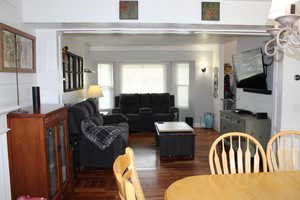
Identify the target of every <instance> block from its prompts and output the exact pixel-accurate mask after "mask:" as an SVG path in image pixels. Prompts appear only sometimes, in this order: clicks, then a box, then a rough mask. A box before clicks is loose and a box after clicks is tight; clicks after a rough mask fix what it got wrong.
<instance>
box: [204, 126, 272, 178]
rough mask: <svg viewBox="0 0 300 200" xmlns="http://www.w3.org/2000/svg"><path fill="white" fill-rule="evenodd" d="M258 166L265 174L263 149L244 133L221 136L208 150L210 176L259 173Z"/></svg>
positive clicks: (265, 166)
mask: <svg viewBox="0 0 300 200" xmlns="http://www.w3.org/2000/svg"><path fill="white" fill-rule="evenodd" d="M252 163H253V165H252ZM260 164H262V171H263V172H267V160H266V155H265V151H264V149H263V147H262V146H261V144H260V143H259V142H258V141H257V140H256V139H255V138H254V137H252V136H251V135H249V134H246V133H240V132H232V133H226V134H223V135H221V136H220V137H218V138H217V139H216V140H215V141H214V142H213V144H212V146H211V148H210V152H209V166H210V171H211V174H236V173H239V174H241V173H251V172H254V173H256V172H259V171H260V166H261V165H260ZM252 166H253V167H252Z"/></svg>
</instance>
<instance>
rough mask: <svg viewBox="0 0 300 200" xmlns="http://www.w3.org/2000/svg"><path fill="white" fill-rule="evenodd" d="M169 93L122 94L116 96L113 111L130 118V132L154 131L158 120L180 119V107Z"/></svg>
mask: <svg viewBox="0 0 300 200" xmlns="http://www.w3.org/2000/svg"><path fill="white" fill-rule="evenodd" d="M174 105H175V99H174V95H170V94H169V93H152V94H121V95H120V96H116V97H115V108H114V109H113V110H112V112H113V113H122V114H124V115H126V117H127V118H128V123H129V128H130V132H140V131H154V129H155V128H154V122H156V121H178V118H179V109H178V108H176V107H175V106H174Z"/></svg>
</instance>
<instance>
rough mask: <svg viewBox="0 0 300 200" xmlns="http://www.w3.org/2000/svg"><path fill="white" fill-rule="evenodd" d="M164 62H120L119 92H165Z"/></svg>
mask: <svg viewBox="0 0 300 200" xmlns="http://www.w3.org/2000/svg"><path fill="white" fill-rule="evenodd" d="M166 84H167V77H166V65H165V64H121V84H120V86H121V93H162V92H166Z"/></svg>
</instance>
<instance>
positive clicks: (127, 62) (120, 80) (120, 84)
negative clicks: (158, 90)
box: [118, 61, 169, 93]
mask: <svg viewBox="0 0 300 200" xmlns="http://www.w3.org/2000/svg"><path fill="white" fill-rule="evenodd" d="M151 64H153V65H155V64H158V65H164V86H163V87H164V88H163V93H165V92H168V91H169V90H168V66H169V63H167V62H164V61H162V62H159V61H158V62H153V61H141V62H140V61H139V62H136V61H132V62H131V61H126V62H120V63H119V69H118V70H119V77H118V83H119V84H118V86H119V90H120V93H122V81H123V80H122V78H123V77H122V66H123V65H151Z"/></svg>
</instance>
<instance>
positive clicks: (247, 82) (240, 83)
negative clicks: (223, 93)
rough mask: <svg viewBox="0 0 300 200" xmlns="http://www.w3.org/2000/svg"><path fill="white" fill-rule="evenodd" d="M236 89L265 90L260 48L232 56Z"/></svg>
mask: <svg viewBox="0 0 300 200" xmlns="http://www.w3.org/2000/svg"><path fill="white" fill-rule="evenodd" d="M233 63H234V69H235V73H236V79H237V87H238V88H256V89H267V84H266V75H265V70H264V65H263V55H262V51H261V49H260V48H257V49H252V50H248V51H244V52H242V53H239V54H237V55H234V56H233Z"/></svg>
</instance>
